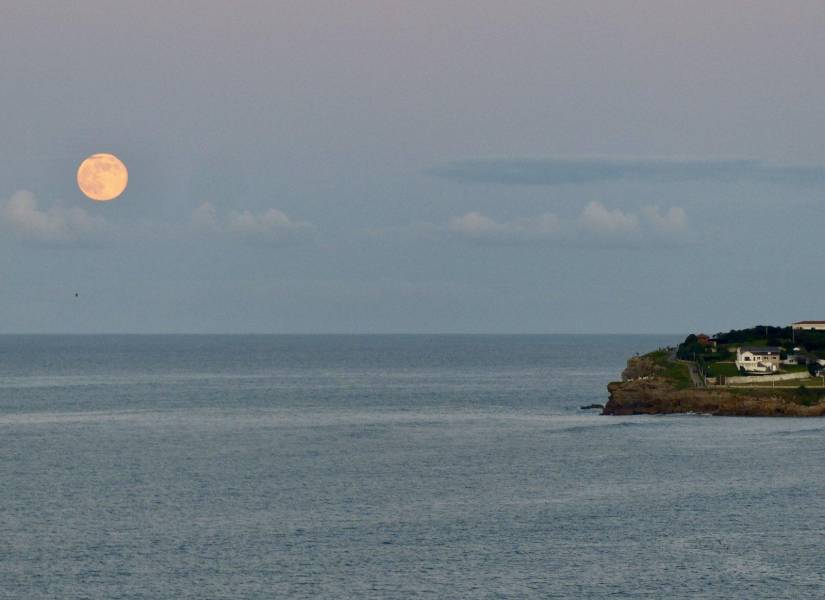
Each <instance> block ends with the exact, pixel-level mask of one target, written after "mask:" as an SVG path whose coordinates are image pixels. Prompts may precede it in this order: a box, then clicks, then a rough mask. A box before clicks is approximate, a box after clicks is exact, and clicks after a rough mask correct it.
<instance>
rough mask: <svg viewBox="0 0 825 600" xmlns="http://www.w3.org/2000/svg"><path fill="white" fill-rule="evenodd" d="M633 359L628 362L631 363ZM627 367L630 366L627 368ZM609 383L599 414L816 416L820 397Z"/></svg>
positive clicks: (657, 381)
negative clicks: (605, 400) (606, 400)
mask: <svg viewBox="0 0 825 600" xmlns="http://www.w3.org/2000/svg"><path fill="white" fill-rule="evenodd" d="M632 362H633V360H631V363H632ZM629 366H630V365H629ZM642 377H645V378H644V379H631V380H626V381H621V382H613V383H611V384H609V385H608V386H607V390H608V392H609V393H610V399H609V400H608V402H607V404H606V405H605V407H604V411H603V412H602V414H603V415H643V414H648V415H650V414H673V413H704V414H712V415H720V416H763V417H818V416H823V415H825V401H823V398H822V396H820V395H818V394H812V395H810V396H800V395H799V394H798V392H797V390H794V389H792V388H791V389H785V390H779V389H757V388H752V389H730V388H693V389H677V388H676V387H674V386H673V385H672V384H671V383H670V382H669V381H668V380H666V379H664V378H661V377H655V376H653V377H651V376H650V375H642Z"/></svg>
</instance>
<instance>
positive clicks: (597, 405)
mask: <svg viewBox="0 0 825 600" xmlns="http://www.w3.org/2000/svg"><path fill="white" fill-rule="evenodd" d="M579 409H580V410H591V409H599V410H604V404H588V405H587V406H580V407H579Z"/></svg>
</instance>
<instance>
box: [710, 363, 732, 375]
mask: <svg viewBox="0 0 825 600" xmlns="http://www.w3.org/2000/svg"><path fill="white" fill-rule="evenodd" d="M738 375H739V369H737V368H736V364H735V363H732V362H715V363H710V364H709V365H708V377H719V376H722V377H737V376H738Z"/></svg>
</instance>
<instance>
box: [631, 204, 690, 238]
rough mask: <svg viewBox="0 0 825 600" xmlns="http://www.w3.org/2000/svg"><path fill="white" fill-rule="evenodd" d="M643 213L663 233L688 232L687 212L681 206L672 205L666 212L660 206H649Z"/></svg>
mask: <svg viewBox="0 0 825 600" xmlns="http://www.w3.org/2000/svg"><path fill="white" fill-rule="evenodd" d="M642 214H643V215H644V217H645V219H647V221H648V223H649V224H650V225H651V226H652V227H653V229H654V230H655V231H656V232H657V233H659V234H661V235H685V234H686V233H687V232H688V220H687V213H685V210H684V209H683V208H682V207H681V206H671V207H670V208H669V209H668V210H667V212H665V213H662V212H661V211H660V210H659V207H658V206H647V207H645V208H644V209H643V210H642Z"/></svg>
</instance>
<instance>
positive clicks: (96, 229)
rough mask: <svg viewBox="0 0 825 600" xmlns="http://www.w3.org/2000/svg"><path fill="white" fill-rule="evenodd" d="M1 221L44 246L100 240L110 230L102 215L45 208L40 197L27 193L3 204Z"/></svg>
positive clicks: (22, 237)
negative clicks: (42, 206)
mask: <svg viewBox="0 0 825 600" xmlns="http://www.w3.org/2000/svg"><path fill="white" fill-rule="evenodd" d="M0 219H2V223H3V226H4V227H5V228H6V229H7V230H10V231H11V232H12V233H13V234H14V235H16V236H17V237H18V238H20V239H23V240H26V241H31V242H38V243H44V244H74V243H89V242H95V241H100V239H101V237H102V236H103V235H104V234H105V233H106V231H107V230H108V224H107V222H106V220H105V219H104V218H103V217H102V216H99V215H93V214H90V213H89V212H88V211H86V210H85V209H83V208H80V207H77V206H73V207H64V206H61V205H59V204H54V205H52V206H49V207H44V208H41V206H40V202H39V200H38V198H37V196H35V195H34V194H33V193H32V192H29V191H26V190H20V191H18V192H15V193H14V194H13V195H12V196H11V198H9V199H8V200H6V201H5V202H3V203H2V205H0Z"/></svg>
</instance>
